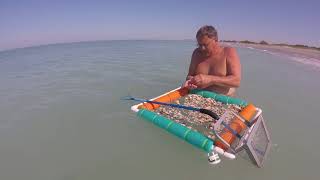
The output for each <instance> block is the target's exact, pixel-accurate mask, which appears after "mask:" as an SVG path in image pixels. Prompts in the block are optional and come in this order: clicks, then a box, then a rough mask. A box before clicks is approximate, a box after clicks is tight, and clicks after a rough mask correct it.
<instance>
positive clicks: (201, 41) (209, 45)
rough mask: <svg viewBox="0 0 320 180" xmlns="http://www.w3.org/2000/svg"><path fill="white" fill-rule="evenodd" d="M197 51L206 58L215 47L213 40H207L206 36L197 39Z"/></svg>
mask: <svg viewBox="0 0 320 180" xmlns="http://www.w3.org/2000/svg"><path fill="white" fill-rule="evenodd" d="M197 41H198V46H199V49H200V50H201V52H202V53H203V54H205V55H206V56H209V55H211V52H212V49H213V48H214V46H215V43H216V42H215V40H214V39H213V38H209V37H208V36H201V37H199V38H197Z"/></svg>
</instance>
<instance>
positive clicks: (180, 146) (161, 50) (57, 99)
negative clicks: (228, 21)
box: [0, 41, 320, 180]
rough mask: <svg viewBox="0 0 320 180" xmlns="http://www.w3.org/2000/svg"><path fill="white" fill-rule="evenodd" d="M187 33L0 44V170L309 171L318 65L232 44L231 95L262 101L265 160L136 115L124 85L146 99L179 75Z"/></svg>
mask: <svg viewBox="0 0 320 180" xmlns="http://www.w3.org/2000/svg"><path fill="white" fill-rule="evenodd" d="M195 45H196V43H195V42H192V41H100V42H86V43H71V44H56V45H49V46H39V47H33V48H24V49H17V50H11V51H4V52H0V84H1V86H0V102H1V103H0V114H1V118H0V128H1V129H0V144H1V150H0V158H1V162H0V179H7V180H11V179H12V180H16V179H24V180H29V179H30V180H37V179H39V180H40V179H41V180H42V179H153V180H155V179H169V178H170V179H214V178H225V179H235V178H236V179H258V178H259V179H260V180H262V179H268V180H269V179H301V178H309V179H316V177H317V174H318V169H319V168H317V165H318V162H319V161H320V155H319V153H318V151H319V150H320V143H319V142H320V141H319V140H318V139H319V138H320V135H319V133H318V129H319V127H320V121H319V117H318V112H319V110H320V108H319V105H318V103H319V102H320V96H319V95H318V93H319V92H320V79H319V75H320V71H319V69H317V68H313V66H311V65H308V64H303V63H299V62H296V61H292V60H290V58H288V57H285V56H279V55H276V56H274V55H271V54H268V53H264V52H260V51H257V50H254V49H244V48H239V49H238V52H239V55H240V58H241V62H242V68H243V77H242V84H241V88H240V89H239V92H238V94H239V96H240V97H241V98H243V99H245V100H247V101H250V102H253V103H254V104H256V105H257V106H259V107H260V108H262V110H263V116H264V118H265V120H266V121H267V125H268V127H269V131H270V132H271V137H272V142H273V145H272V148H271V152H270V154H269V157H268V158H267V160H266V163H265V166H264V168H262V169H259V168H256V167H255V166H254V165H253V164H252V163H250V161H248V160H247V159H246V158H242V157H239V158H238V159H236V160H233V161H230V160H226V159H223V162H222V163H220V164H219V165H218V166H216V167H213V166H209V165H208V164H207V157H206V154H205V153H203V152H202V151H201V150H198V149H196V148H194V147H193V146H191V145H189V144H187V143H185V142H183V141H181V140H179V139H178V138H176V137H173V136H171V135H170V134H168V133H166V132H164V131H163V130H161V129H158V128H157V127H155V126H153V125H152V124H150V123H148V122H145V121H143V120H141V119H139V118H137V117H136V116H135V115H134V114H133V113H132V112H131V111H130V105H131V104H130V103H128V102H122V101H120V98H121V97H123V96H126V95H128V94H131V95H134V96H137V97H143V98H151V97H154V96H158V95H160V94H162V93H164V92H166V91H168V90H171V89H173V88H176V87H177V86H179V85H180V84H181V83H182V81H183V79H184V78H185V75H186V72H187V68H188V65H189V61H190V56H191V52H192V49H193V48H194V47H195Z"/></svg>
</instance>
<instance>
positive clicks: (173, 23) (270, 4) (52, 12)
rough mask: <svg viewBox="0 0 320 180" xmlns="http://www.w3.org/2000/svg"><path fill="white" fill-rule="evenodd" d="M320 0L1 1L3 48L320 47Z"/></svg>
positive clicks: (0, 24) (0, 27) (0, 31)
mask: <svg viewBox="0 0 320 180" xmlns="http://www.w3.org/2000/svg"><path fill="white" fill-rule="evenodd" d="M319 22H320V1H319V0H264V1H261V0H192V1H191V0H190V1H187V0H184V1H183V0H157V1H155V0H87V1H82V0H76V1H75V0H0V50H7V49H13V48H20V47H28V46H36V45H42V44H52V43H64V42H79V41H95V40H127V39H128V40H136V39H148V40H149V39H150V40H151V39H156V40H157V39H165V40H171V39H172V40H180V39H195V34H196V31H197V30H198V29H199V28H200V27H201V26H203V25H212V26H214V27H216V29H217V30H218V34H219V39H221V40H251V41H261V40H266V41H267V42H270V43H290V44H305V45H309V46H318V47H320V23H319Z"/></svg>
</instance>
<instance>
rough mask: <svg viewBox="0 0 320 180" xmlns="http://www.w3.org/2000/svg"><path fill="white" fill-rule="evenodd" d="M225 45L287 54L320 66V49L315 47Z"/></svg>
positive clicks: (292, 57) (297, 59) (302, 61)
mask: <svg viewBox="0 0 320 180" xmlns="http://www.w3.org/2000/svg"><path fill="white" fill-rule="evenodd" d="M222 44H224V45H228V46H232V47H239V48H248V49H255V50H259V51H262V52H265V53H269V54H274V55H281V56H287V57H289V58H290V59H292V60H294V61H297V62H301V63H304V64H309V65H313V66H314V67H318V68H320V51H318V50H314V49H302V48H293V47H288V46H278V45H262V44H245V43H222Z"/></svg>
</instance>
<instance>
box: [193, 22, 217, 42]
mask: <svg viewBox="0 0 320 180" xmlns="http://www.w3.org/2000/svg"><path fill="white" fill-rule="evenodd" d="M203 36H208V38H211V39H215V40H216V41H218V32H217V30H216V29H215V28H214V27H213V26H209V25H205V26H202V27H201V28H200V29H199V30H198V32H197V35H196V37H197V38H200V37H203Z"/></svg>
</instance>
